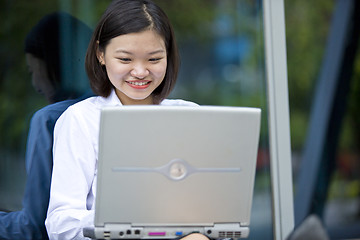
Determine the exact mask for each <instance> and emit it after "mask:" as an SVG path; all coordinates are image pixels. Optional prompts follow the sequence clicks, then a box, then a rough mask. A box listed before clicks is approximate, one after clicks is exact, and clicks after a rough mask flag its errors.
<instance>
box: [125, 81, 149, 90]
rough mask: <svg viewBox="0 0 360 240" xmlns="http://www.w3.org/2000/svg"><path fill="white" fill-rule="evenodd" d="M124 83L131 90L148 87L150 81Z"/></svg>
mask: <svg viewBox="0 0 360 240" xmlns="http://www.w3.org/2000/svg"><path fill="white" fill-rule="evenodd" d="M126 83H127V84H128V85H129V86H130V87H132V88H136V89H144V88H147V87H148V86H149V85H150V83H151V81H148V80H136V81H126Z"/></svg>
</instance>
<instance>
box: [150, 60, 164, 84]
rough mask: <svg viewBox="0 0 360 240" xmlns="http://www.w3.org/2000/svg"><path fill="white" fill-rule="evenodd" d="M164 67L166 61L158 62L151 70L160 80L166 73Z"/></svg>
mask: <svg viewBox="0 0 360 240" xmlns="http://www.w3.org/2000/svg"><path fill="white" fill-rule="evenodd" d="M166 67H167V64H166V62H165V63H164V64H158V65H156V66H154V68H153V70H152V72H153V74H154V76H156V77H157V78H161V80H162V79H163V78H164V77H165V74H166Z"/></svg>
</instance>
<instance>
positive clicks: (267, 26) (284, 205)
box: [263, 0, 294, 239]
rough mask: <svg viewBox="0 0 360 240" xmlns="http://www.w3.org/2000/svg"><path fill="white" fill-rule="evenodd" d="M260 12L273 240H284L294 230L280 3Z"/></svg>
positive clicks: (268, 3)
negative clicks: (264, 68) (266, 104)
mask: <svg viewBox="0 0 360 240" xmlns="http://www.w3.org/2000/svg"><path fill="white" fill-rule="evenodd" d="M263 11H264V34H265V53H266V54H265V61H266V73H267V88H268V89H267V94H268V107H269V113H268V114H269V116H268V118H269V136H270V159H271V162H270V168H271V185H272V198H273V218H274V224H273V226H274V238H275V239H285V238H286V237H287V236H288V235H289V234H290V233H291V231H292V230H293V228H294V210H293V187H292V182H293V181H292V180H293V179H292V168H291V144H290V117H289V99H288V84H287V63H286V40H285V16H284V15H285V14H284V1H283V0H271V1H269V0H264V1H263Z"/></svg>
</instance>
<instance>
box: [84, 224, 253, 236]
mask: <svg viewBox="0 0 360 240" xmlns="http://www.w3.org/2000/svg"><path fill="white" fill-rule="evenodd" d="M83 232H84V236H85V237H90V238H92V239H174V238H181V237H184V236H186V235H188V234H191V233H201V234H204V235H206V236H208V237H209V238H235V239H236V238H247V237H248V236H249V227H242V226H240V225H239V224H215V225H214V226H209V227H194V226H191V227H190V226H189V227H187V226H169V227H161V229H160V228H158V227H156V226H146V227H136V226H131V225H127V224H106V225H105V226H104V227H101V228H100V227H97V228H85V229H84V230H83Z"/></svg>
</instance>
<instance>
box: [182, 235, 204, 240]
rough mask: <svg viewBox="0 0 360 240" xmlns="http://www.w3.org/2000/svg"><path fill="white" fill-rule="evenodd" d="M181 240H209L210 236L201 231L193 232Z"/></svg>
mask: <svg viewBox="0 0 360 240" xmlns="http://www.w3.org/2000/svg"><path fill="white" fill-rule="evenodd" d="M181 240H209V238H208V237H206V236H205V235H202V234H200V233H192V234H189V235H187V236H186V237H183V238H181Z"/></svg>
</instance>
